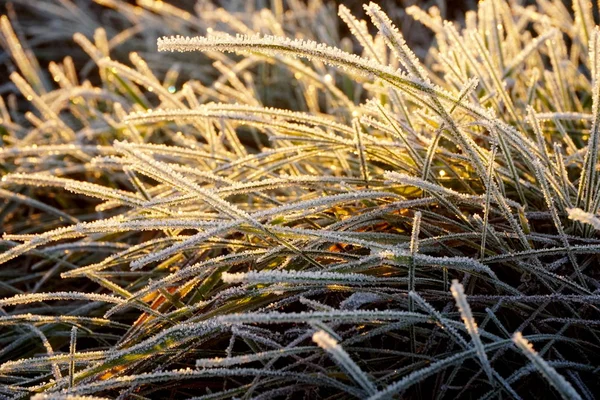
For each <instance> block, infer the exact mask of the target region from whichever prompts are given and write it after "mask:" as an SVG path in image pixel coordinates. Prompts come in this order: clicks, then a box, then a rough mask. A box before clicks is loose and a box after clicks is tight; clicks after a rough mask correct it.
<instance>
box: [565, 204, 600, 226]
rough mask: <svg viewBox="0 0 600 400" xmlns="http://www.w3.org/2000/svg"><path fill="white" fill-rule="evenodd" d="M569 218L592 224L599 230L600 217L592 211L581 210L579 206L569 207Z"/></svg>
mask: <svg viewBox="0 0 600 400" xmlns="http://www.w3.org/2000/svg"><path fill="white" fill-rule="evenodd" d="M567 212H568V213H569V219H572V220H573V221H579V222H583V223H584V224H589V225H592V226H593V227H594V228H595V229H596V230H600V218H598V217H597V216H596V215H594V214H592V213H588V212H585V211H583V210H582V209H581V208H569V209H567Z"/></svg>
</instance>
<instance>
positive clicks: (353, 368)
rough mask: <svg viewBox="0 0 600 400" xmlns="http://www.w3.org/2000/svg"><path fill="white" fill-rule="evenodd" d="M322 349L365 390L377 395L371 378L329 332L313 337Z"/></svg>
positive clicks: (317, 333)
mask: <svg viewBox="0 0 600 400" xmlns="http://www.w3.org/2000/svg"><path fill="white" fill-rule="evenodd" d="M312 340H313V342H315V343H316V344H317V345H318V346H319V347H320V348H322V349H323V350H325V351H326V352H327V353H328V354H329V355H330V356H331V357H332V358H333V359H334V360H335V362H336V363H337V364H338V365H339V366H340V367H342V368H343V369H344V370H346V372H347V373H348V374H349V375H350V376H351V377H352V378H353V379H354V380H355V381H356V382H357V383H358V384H359V385H360V386H361V387H362V388H363V390H364V391H365V392H367V393H368V394H369V395H373V394H375V393H377V388H376V387H375V385H374V384H373V383H372V382H371V380H370V379H369V377H368V376H367V375H366V374H365V373H364V372H363V371H362V370H361V369H360V367H359V366H358V365H356V363H355V362H354V361H352V359H351V358H350V356H349V355H348V353H346V351H345V350H344V349H343V348H342V346H340V345H339V344H338V342H337V341H336V340H335V339H334V338H333V337H332V336H331V335H329V334H328V333H327V332H325V331H322V330H320V331H317V332H315V333H314V334H313V336H312Z"/></svg>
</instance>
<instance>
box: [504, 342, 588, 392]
mask: <svg viewBox="0 0 600 400" xmlns="http://www.w3.org/2000/svg"><path fill="white" fill-rule="evenodd" d="M512 340H513V342H514V343H515V345H516V346H517V347H518V348H519V349H520V350H521V351H522V352H523V354H525V356H526V357H527V358H528V359H529V361H531V363H532V364H533V365H534V366H535V368H537V370H538V371H539V372H540V373H541V374H542V375H543V376H544V378H546V379H547V380H548V382H549V383H550V384H551V385H552V386H554V388H555V389H556V390H558V391H559V392H560V395H561V396H562V398H563V399H565V400H580V399H581V396H580V395H579V393H577V392H576V391H575V389H574V388H573V386H571V384H570V383H569V381H567V380H566V379H565V378H564V377H563V376H562V375H561V374H559V373H558V372H556V370H555V369H554V368H552V366H551V365H550V364H548V363H547V362H546V361H545V360H544V359H543V358H542V357H540V355H539V354H538V353H537V351H535V350H534V349H533V345H532V344H531V343H530V342H529V341H528V340H527V339H525V337H524V336H523V334H522V333H521V332H515V333H514V334H513V337H512Z"/></svg>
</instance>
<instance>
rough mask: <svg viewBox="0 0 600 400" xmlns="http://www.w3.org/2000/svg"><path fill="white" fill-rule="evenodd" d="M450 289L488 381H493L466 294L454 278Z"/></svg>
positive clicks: (490, 368)
mask: <svg viewBox="0 0 600 400" xmlns="http://www.w3.org/2000/svg"><path fill="white" fill-rule="evenodd" d="M450 291H451V292H452V297H454V300H455V301H456V305H457V306H458V309H459V311H460V315H461V317H462V320H463V322H464V324H465V327H466V328H467V332H468V333H469V335H471V339H472V340H473V344H474V346H475V349H476V350H477V356H478V357H479V361H480V362H481V366H482V367H483V369H484V370H485V373H486V374H487V376H488V379H489V381H490V382H493V381H494V376H493V374H492V367H491V365H490V362H489V360H488V358H487V354H486V353H485V348H484V347H483V343H482V342H481V338H480V337H479V330H478V328H477V322H475V319H474V318H473V313H472V312H471V306H469V303H468V302H467V296H466V295H465V290H464V288H463V285H462V284H460V283H459V282H458V281H457V280H456V279H454V280H453V281H452V286H451V287H450Z"/></svg>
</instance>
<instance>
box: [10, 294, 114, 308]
mask: <svg viewBox="0 0 600 400" xmlns="http://www.w3.org/2000/svg"><path fill="white" fill-rule="evenodd" d="M50 300H88V301H102V302H106V303H114V304H121V303H125V300H123V299H120V298H118V297H116V296H112V295H108V294H96V293H80V292H52V293H31V294H17V295H15V296H13V297H8V298H5V299H0V307H5V306H15V305H17V304H29V303H36V302H41V301H50Z"/></svg>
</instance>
